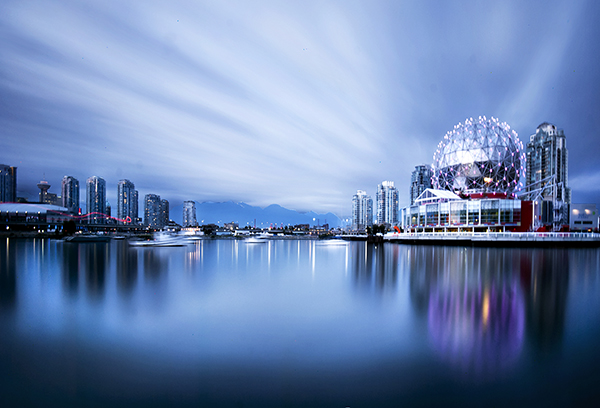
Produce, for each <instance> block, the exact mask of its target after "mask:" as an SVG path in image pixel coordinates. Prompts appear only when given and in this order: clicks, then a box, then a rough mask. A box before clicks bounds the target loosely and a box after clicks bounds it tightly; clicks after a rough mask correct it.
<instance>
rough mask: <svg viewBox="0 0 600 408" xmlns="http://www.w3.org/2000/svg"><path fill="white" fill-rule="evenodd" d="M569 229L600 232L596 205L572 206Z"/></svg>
mask: <svg viewBox="0 0 600 408" xmlns="http://www.w3.org/2000/svg"><path fill="white" fill-rule="evenodd" d="M570 209H571V211H570V212H571V214H570V217H569V221H570V222H569V229H570V230H571V231H598V210H597V209H596V204H571V205H570Z"/></svg>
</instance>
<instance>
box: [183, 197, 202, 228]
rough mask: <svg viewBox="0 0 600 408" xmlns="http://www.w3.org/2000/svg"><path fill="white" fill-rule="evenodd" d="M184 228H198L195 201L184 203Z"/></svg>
mask: <svg viewBox="0 0 600 408" xmlns="http://www.w3.org/2000/svg"><path fill="white" fill-rule="evenodd" d="M181 225H183V226H184V227H196V226H197V225H198V221H196V202H195V201H184V202H183V222H182V223H181Z"/></svg>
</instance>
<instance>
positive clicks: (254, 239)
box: [244, 233, 271, 244]
mask: <svg viewBox="0 0 600 408" xmlns="http://www.w3.org/2000/svg"><path fill="white" fill-rule="evenodd" d="M270 239H271V234H268V233H263V234H260V235H254V236H251V237H249V238H245V239H244V242H245V243H247V244H264V243H265V242H269V240H270Z"/></svg>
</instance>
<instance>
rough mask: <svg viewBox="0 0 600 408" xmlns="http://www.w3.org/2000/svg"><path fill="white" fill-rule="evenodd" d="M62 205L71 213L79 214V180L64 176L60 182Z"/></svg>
mask: <svg viewBox="0 0 600 408" xmlns="http://www.w3.org/2000/svg"><path fill="white" fill-rule="evenodd" d="M60 190H61V197H62V199H61V201H62V206H63V207H65V208H67V209H68V211H69V212H70V213H71V214H79V180H77V179H76V178H75V177H72V176H64V177H63V179H62V183H61V188H60Z"/></svg>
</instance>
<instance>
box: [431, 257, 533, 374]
mask: <svg viewBox="0 0 600 408" xmlns="http://www.w3.org/2000/svg"><path fill="white" fill-rule="evenodd" d="M431 250H432V257H434V258H438V259H443V260H444V262H443V263H442V262H438V263H436V264H435V266H436V268H432V269H431V270H428V271H426V273H428V274H430V276H431V278H430V282H431V285H430V294H429V303H428V322H429V330H430V336H431V339H432V343H433V347H434V348H435V349H436V350H437V352H438V353H439V354H440V355H441V356H442V358H444V359H445V360H447V361H450V362H451V363H453V364H454V365H455V366H456V367H457V368H459V369H460V370H461V371H463V372H468V373H471V374H476V375H480V374H495V373H497V372H498V370H501V369H505V368H508V367H510V366H512V365H514V363H515V362H516V359H517V357H518V356H519V353H520V351H521V349H522V346H523V335H524V325H525V305H524V301H523V294H522V292H521V288H520V286H519V284H518V279H517V278H518V276H516V275H515V272H516V271H518V269H515V266H516V265H515V261H514V258H513V257H511V256H508V255H507V254H506V253H505V251H502V250H490V249H482V250H480V249H472V250H469V251H467V250H466V249H463V248H431ZM436 250H437V252H438V253H437V254H436ZM440 251H441V253H439V252H440Z"/></svg>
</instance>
